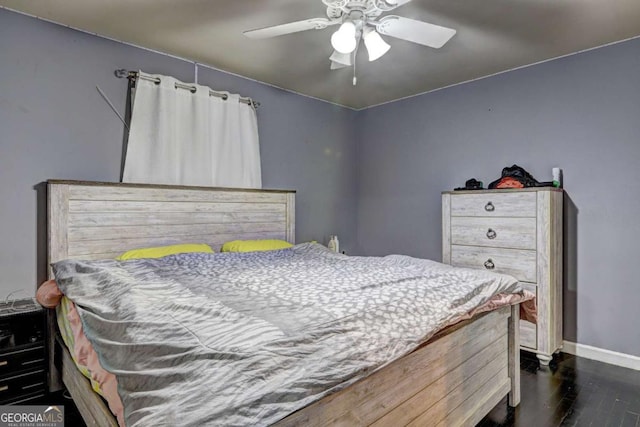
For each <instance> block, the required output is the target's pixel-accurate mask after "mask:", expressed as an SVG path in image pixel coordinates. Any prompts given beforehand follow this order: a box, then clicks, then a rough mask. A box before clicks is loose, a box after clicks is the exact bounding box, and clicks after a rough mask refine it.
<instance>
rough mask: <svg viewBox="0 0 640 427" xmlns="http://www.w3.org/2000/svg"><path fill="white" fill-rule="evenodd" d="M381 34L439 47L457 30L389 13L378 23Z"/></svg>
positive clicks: (377, 26) (377, 27)
mask: <svg viewBox="0 0 640 427" xmlns="http://www.w3.org/2000/svg"><path fill="white" fill-rule="evenodd" d="M376 29H377V30H378V32H379V33H380V34H384V35H387V36H391V37H395V38H398V39H402V40H407V41H410V42H413V43H418V44H421V45H424V46H429V47H432V48H435V49H439V48H441V47H442V46H444V44H445V43H446V42H448V41H449V39H451V37H453V36H454V34H455V33H456V30H454V29H451V28H446V27H441V26H439V25H435V24H429V23H428V22H422V21H416V20H415V19H409V18H403V17H401V16H396V15H389V16H385V17H384V18H382V19H380V21H379V22H378V24H377V25H376Z"/></svg>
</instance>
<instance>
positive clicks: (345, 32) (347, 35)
mask: <svg viewBox="0 0 640 427" xmlns="http://www.w3.org/2000/svg"><path fill="white" fill-rule="evenodd" d="M356 44H357V41H356V26H355V25H354V24H353V22H350V21H346V22H344V23H343V24H342V25H341V26H340V28H339V29H338V31H336V32H335V33H333V35H332V36H331V45H332V46H333V48H334V49H335V50H337V51H338V52H340V53H351V52H353V51H354V50H356Z"/></svg>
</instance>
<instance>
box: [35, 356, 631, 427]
mask: <svg viewBox="0 0 640 427" xmlns="http://www.w3.org/2000/svg"><path fill="white" fill-rule="evenodd" d="M520 367H521V374H522V376H521V382H522V400H521V403H520V406H519V407H517V408H515V409H513V408H508V406H507V401H506V399H505V400H504V401H503V402H501V403H500V404H499V405H498V406H496V407H495V408H494V409H493V411H491V413H489V415H487V417H485V419H483V420H482V421H481V422H480V424H479V425H478V426H479V427H498V426H499V427H507V426H509V427H511V426H515V427H556V426H580V427H582V426H585V427H586V426H593V427H601V426H602V427H606V426H624V427H627V426H631V427H640V422H639V421H638V419H639V418H640V371H633V370H631V369H625V368H620V367H617V366H613V365H607V364H605V363H600V362H595V361H592V360H588V359H583V358H580V357H575V356H571V355H568V354H564V353H560V354H559V355H556V356H555V358H554V361H553V362H552V363H551V365H550V367H549V368H542V367H540V365H539V364H538V360H537V359H536V358H535V356H533V355H531V354H530V353H526V352H522V353H521V364H520ZM42 404H61V405H64V407H65V418H66V423H65V425H66V426H67V427H76V426H77V427H81V426H84V423H83V422H82V418H80V415H79V414H78V412H77V409H76V408H75V405H74V404H73V401H71V400H68V399H65V398H64V397H63V396H62V394H60V393H57V394H55V395H53V396H50V397H49V398H47V403H44V402H43V403H42ZM425 427H428V426H425Z"/></svg>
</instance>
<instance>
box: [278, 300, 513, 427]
mask: <svg viewBox="0 0 640 427" xmlns="http://www.w3.org/2000/svg"><path fill="white" fill-rule="evenodd" d="M518 310H519V306H514V307H513V308H510V307H504V308H502V309H499V310H496V311H493V312H491V313H487V314H485V315H483V316H480V317H479V318H477V319H474V320H473V321H467V322H463V323H461V324H458V325H456V326H455V327H453V328H449V329H448V330H446V333H444V334H442V335H438V336H436V337H434V338H433V339H432V340H431V341H430V342H429V343H428V344H427V345H426V346H424V347H422V348H420V349H418V350H416V351H414V352H413V353H411V354H409V355H407V356H405V357H403V358H401V359H399V360H397V361H396V362H393V363H391V364H389V365H388V366H386V367H385V368H383V369H381V370H379V371H378V372H376V373H374V374H372V375H370V376H368V377H367V378H364V379H363V380H361V381H358V382H356V383H354V384H353V385H351V386H349V387H347V388H346V389H344V390H341V391H339V392H337V393H334V394H332V395H329V396H327V397H325V398H324V399H321V400H320V401H318V402H316V403H313V404H311V405H310V406H307V407H305V408H303V409H301V410H300V411H298V412H295V413H294V414H292V415H290V416H288V417H287V418H285V419H283V420H282V421H280V422H279V423H278V424H277V425H278V426H300V425H304V426H321V425H327V424H332V425H349V426H354V425H358V426H364V425H374V426H394V427H395V426H402V425H409V426H425V425H430V426H439V425H442V426H474V425H476V424H477V423H478V422H479V421H480V420H481V419H482V418H483V417H484V416H485V415H486V414H487V413H488V412H489V411H490V410H491V409H492V408H493V407H495V405H497V404H498V403H499V402H500V400H502V398H504V396H505V395H506V394H507V393H509V397H510V398H509V402H510V405H512V406H517V405H518V403H519V400H520V367H519V354H520V353H519V340H518V327H517V325H518V320H519V311H518ZM514 325H515V326H514Z"/></svg>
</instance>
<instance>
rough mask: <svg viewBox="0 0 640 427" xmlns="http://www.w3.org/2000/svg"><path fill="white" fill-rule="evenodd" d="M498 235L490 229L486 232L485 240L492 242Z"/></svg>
mask: <svg viewBox="0 0 640 427" xmlns="http://www.w3.org/2000/svg"><path fill="white" fill-rule="evenodd" d="M497 235H498V234H497V233H496V230H494V229H493V228H490V229H489V230H487V239H489V240H493V239H495V238H496V236H497Z"/></svg>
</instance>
